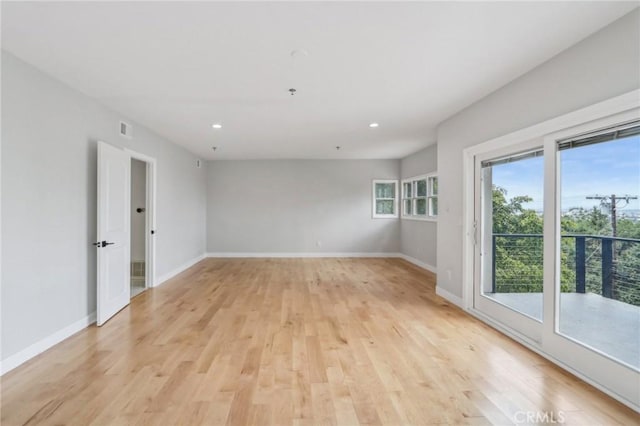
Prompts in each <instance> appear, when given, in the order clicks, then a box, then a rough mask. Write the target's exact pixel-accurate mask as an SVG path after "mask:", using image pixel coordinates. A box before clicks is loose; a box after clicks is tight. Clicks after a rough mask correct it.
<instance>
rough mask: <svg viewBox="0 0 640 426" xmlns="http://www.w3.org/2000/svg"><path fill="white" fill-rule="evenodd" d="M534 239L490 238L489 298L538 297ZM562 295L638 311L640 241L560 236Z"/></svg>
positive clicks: (539, 243) (539, 247)
mask: <svg viewBox="0 0 640 426" xmlns="http://www.w3.org/2000/svg"><path fill="white" fill-rule="evenodd" d="M542 259H543V240H542V235H540V234H494V235H493V274H492V276H493V281H492V290H493V292H494V293H535V292H542ZM560 259H561V269H560V283H561V291H562V292H575V293H595V294H599V295H601V296H603V297H606V298H610V299H615V300H619V301H621V302H625V303H629V304H632V305H636V306H640V240H638V239H632V238H618V237H607V236H600V235H562V237H561V256H560Z"/></svg>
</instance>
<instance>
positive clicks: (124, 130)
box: [120, 121, 133, 139]
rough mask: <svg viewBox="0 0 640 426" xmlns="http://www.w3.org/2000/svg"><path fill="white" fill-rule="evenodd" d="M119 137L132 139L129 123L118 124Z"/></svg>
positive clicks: (131, 129)
mask: <svg viewBox="0 0 640 426" xmlns="http://www.w3.org/2000/svg"><path fill="white" fill-rule="evenodd" d="M120 136H122V137H123V138H127V139H131V138H133V126H132V125H131V124H129V123H125V122H124V121H121V122H120Z"/></svg>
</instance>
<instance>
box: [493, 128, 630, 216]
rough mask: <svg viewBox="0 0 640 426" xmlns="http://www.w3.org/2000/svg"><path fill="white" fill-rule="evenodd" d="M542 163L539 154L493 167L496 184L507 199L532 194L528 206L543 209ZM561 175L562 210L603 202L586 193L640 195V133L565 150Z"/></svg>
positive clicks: (542, 160)
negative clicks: (505, 192)
mask: <svg viewBox="0 0 640 426" xmlns="http://www.w3.org/2000/svg"><path fill="white" fill-rule="evenodd" d="M543 163H544V159H543V157H537V158H530V159H526V160H521V161H516V162H514V163H507V164H501V165H498V166H494V167H493V184H494V185H497V186H500V187H502V188H504V189H506V190H507V199H510V198H512V197H514V196H517V195H529V196H530V197H532V198H533V202H531V203H527V204H526V207H527V208H530V209H534V210H537V211H541V210H542V206H543V205H542V194H543V185H544V180H543V166H544V165H543ZM560 175H561V185H560V190H561V197H562V201H561V203H562V206H561V209H562V211H566V210H569V209H571V208H574V207H584V208H587V209H590V208H592V207H594V206H599V205H600V202H599V201H598V200H587V199H586V196H587V195H596V194H598V195H611V194H616V195H617V196H621V195H627V194H628V195H637V196H640V135H636V136H632V137H629V138H625V139H618V140H615V141H610V142H604V143H599V144H595V145H588V146H585V147H581V148H573V149H567V150H563V151H561V152H560ZM618 206H619V211H620V213H623V212H624V211H625V210H631V209H634V210H638V209H640V200H632V201H630V202H629V204H628V205H627V206H624V202H621V203H619V204H618ZM623 206H624V207H623Z"/></svg>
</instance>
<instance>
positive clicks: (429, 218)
mask: <svg viewBox="0 0 640 426" xmlns="http://www.w3.org/2000/svg"><path fill="white" fill-rule="evenodd" d="M402 201H404V200H402ZM403 207H404V206H403ZM401 219H402V220H417V221H418V222H433V223H438V216H402V217H401Z"/></svg>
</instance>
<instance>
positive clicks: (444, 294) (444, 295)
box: [436, 285, 464, 309]
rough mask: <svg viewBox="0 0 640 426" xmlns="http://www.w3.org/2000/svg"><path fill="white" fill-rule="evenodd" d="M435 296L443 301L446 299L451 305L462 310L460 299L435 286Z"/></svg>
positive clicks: (462, 305)
mask: <svg viewBox="0 0 640 426" xmlns="http://www.w3.org/2000/svg"><path fill="white" fill-rule="evenodd" d="M436 294H437V295H438V296H440V297H442V298H443V299H447V300H448V301H449V302H451V303H453V304H454V305H456V306H457V307H459V308H460V309H464V303H463V302H462V298H461V297H458V296H456V295H455V294H453V293H451V292H449V291H447V290H445V289H443V288H442V287H438V286H437V285H436Z"/></svg>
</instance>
